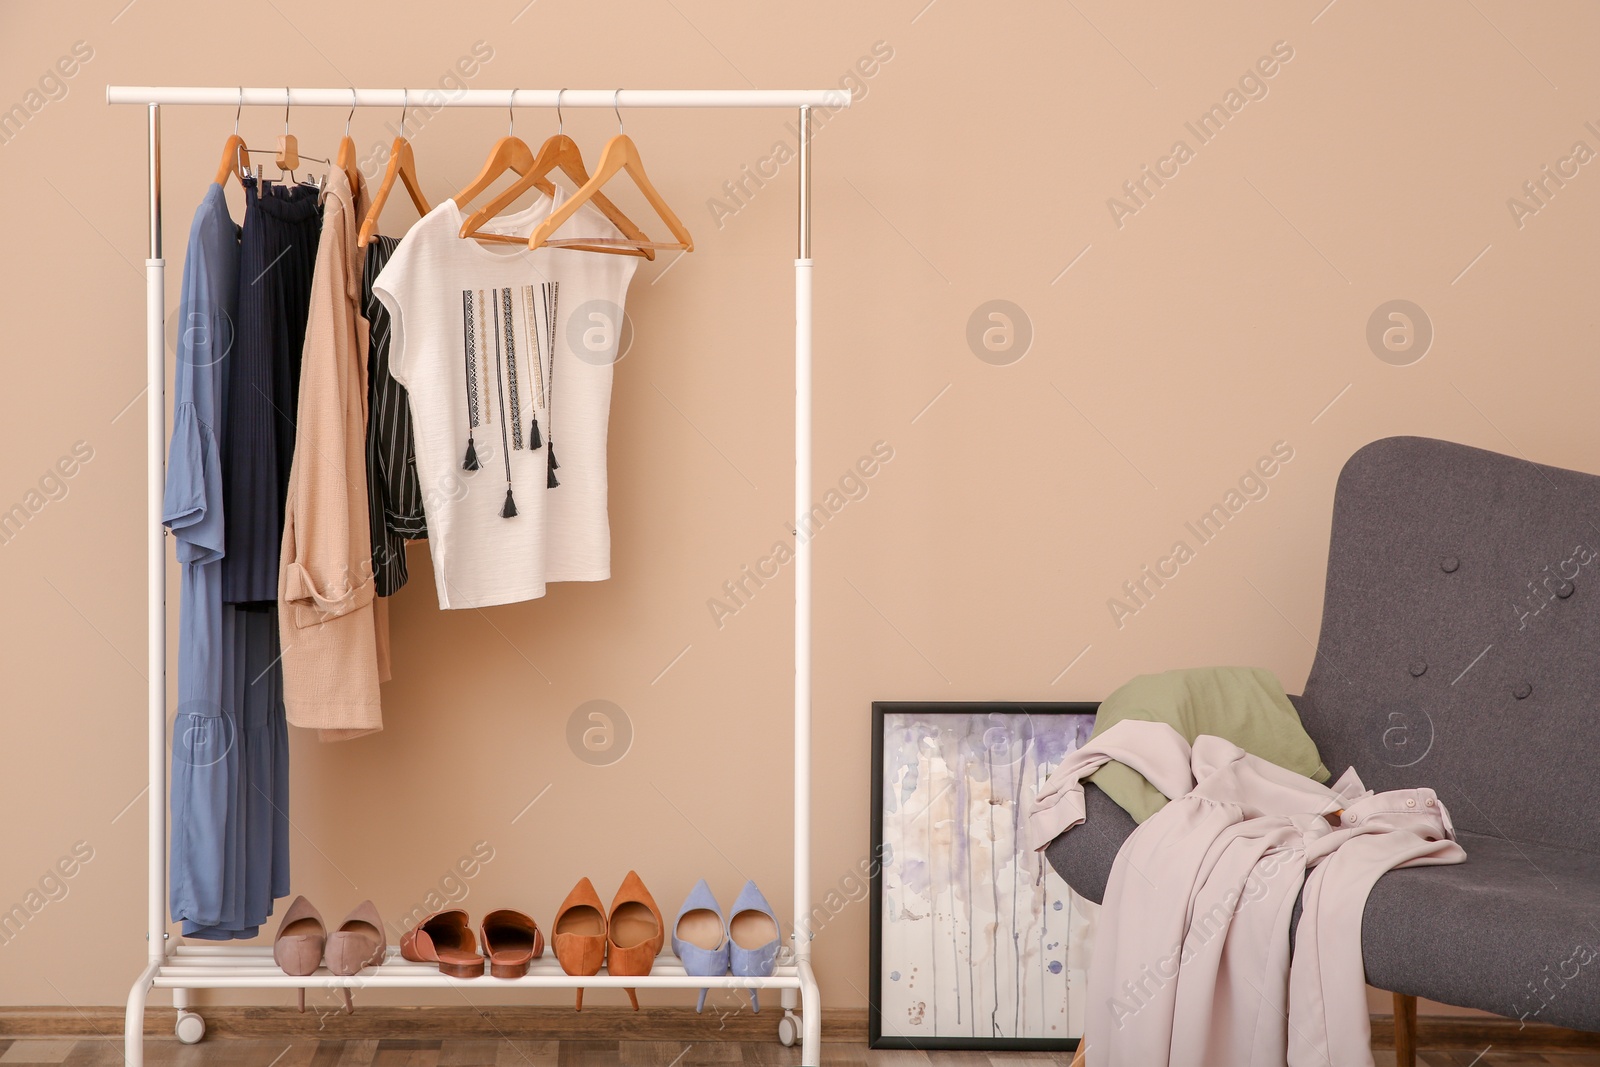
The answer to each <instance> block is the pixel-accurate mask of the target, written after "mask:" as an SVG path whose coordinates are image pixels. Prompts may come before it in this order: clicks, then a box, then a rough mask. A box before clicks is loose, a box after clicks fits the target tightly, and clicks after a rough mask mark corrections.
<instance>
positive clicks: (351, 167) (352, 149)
mask: <svg viewBox="0 0 1600 1067" xmlns="http://www.w3.org/2000/svg"><path fill="white" fill-rule="evenodd" d="M355 117H356V90H355V87H354V86H351V87H350V114H348V115H346V116H345V117H344V137H342V138H340V140H339V151H337V152H335V153H334V156H333V164H334V166H336V167H338V168H339V169H340V170H342V171H344V176H345V178H346V179H347V180H348V181H349V182H350V195H351V196H354V195H355V194H356V183H357V182H359V181H360V180H361V165H360V164H359V163H357V162H356V143H355V142H354V141H352V140H351V139H350V120H351V119H353V118H355Z"/></svg>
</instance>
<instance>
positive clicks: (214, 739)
mask: <svg viewBox="0 0 1600 1067" xmlns="http://www.w3.org/2000/svg"><path fill="white" fill-rule="evenodd" d="M238 274H239V228H238V227H237V226H235V225H234V223H233V219H232V218H230V217H229V215H228V204H227V201H226V199H225V198H224V197H223V195H222V187H221V186H219V185H215V184H213V185H212V186H211V188H210V189H208V190H207V191H206V195H205V199H204V200H202V201H201V203H200V207H199V209H198V210H197V211H196V212H195V216H194V222H193V224H192V225H191V227H190V229H189V248H188V252H187V254H186V255H185V258H184V266H183V293H182V296H181V298H180V300H179V305H178V312H179V314H178V337H177V341H178V363H177V368H176V370H175V372H174V375H173V398H172V444H171V450H170V452H169V454H168V457H167V484H166V496H165V500H164V503H163V508H162V511H163V515H162V521H163V522H165V523H166V525H167V528H168V529H170V530H171V531H172V536H173V541H174V542H175V543H176V546H177V556H178V566H179V568H180V590H181V591H180V598H179V608H178V708H177V715H176V717H175V718H174V720H173V724H172V774H171V779H172V782H171V790H172V796H171V805H172V807H171V813H172V829H171V837H172V843H171V854H170V890H171V895H170V901H169V903H170V905H171V909H172V918H173V921H175V922H180V921H181V922H185V923H189V924H195V925H198V926H215V925H218V924H224V923H233V922H235V921H236V920H237V919H238V917H239V908H238V900H237V899H236V898H237V887H235V886H232V885H230V884H229V882H230V881H231V879H229V878H228V877H226V875H227V873H228V863H227V862H226V850H227V843H228V841H229V839H230V837H232V836H233V835H231V834H230V833H229V825H230V820H231V819H234V818H236V817H237V815H238V812H237V811H236V803H235V800H234V797H235V794H236V791H237V787H238V783H239V781H240V777H239V721H238V719H237V717H236V716H235V715H234V714H232V713H231V709H232V706H233V696H232V693H230V692H228V688H229V685H228V682H229V679H228V678H227V673H228V672H227V670H226V666H227V665H228V664H229V663H230V662H231V661H232V659H233V648H232V644H233V640H232V639H233V633H232V629H233V628H232V627H231V626H229V625H225V622H224V619H223V604H222V557H223V551H224V547H223V546H224V538H223V513H222V458H221V453H220V452H219V448H220V442H221V437H222V433H221V429H222V428H221V424H220V418H221V414H222V399H223V397H224V396H225V395H226V394H225V388H226V386H225V380H226V375H227V369H228V360H227V358H226V357H227V355H228V353H229V350H230V348H231V347H232V344H233V325H234V323H235V321H236V320H237V315H236V314H235V307H236V305H237V303H238ZM229 614H232V612H231V611H230V612H229Z"/></svg>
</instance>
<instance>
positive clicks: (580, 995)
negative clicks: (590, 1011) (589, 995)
mask: <svg viewBox="0 0 1600 1067" xmlns="http://www.w3.org/2000/svg"><path fill="white" fill-rule="evenodd" d="M572 1010H573V1011H582V1010H583V986H579V987H578V1006H577V1007H575V1008H573V1009H572Z"/></svg>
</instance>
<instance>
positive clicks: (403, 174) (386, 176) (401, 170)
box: [356, 94, 433, 248]
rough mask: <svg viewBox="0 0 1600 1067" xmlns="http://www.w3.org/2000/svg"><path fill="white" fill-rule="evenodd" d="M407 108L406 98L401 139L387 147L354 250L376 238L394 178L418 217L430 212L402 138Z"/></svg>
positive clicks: (414, 162) (413, 159)
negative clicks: (382, 167)
mask: <svg viewBox="0 0 1600 1067" xmlns="http://www.w3.org/2000/svg"><path fill="white" fill-rule="evenodd" d="M410 107H411V101H410V99H409V94H408V95H407V97H405V98H403V102H402V103H401V105H400V136H399V137H396V138H395V139H394V144H392V145H390V146H389V164H388V166H387V167H386V168H385V169H384V172H383V181H382V182H381V183H379V185H378V191H377V192H376V193H375V194H373V197H372V206H371V207H369V208H368V209H367V217H366V218H365V219H364V220H362V223H361V236H360V237H358V238H357V239H356V247H357V248H365V247H367V245H369V244H371V243H372V239H373V238H374V237H376V236H377V235H378V217H379V216H380V215H382V214H383V205H384V204H385V203H387V202H388V200H389V193H390V192H391V191H392V190H393V189H394V183H395V179H396V178H398V179H399V180H400V181H401V183H402V184H404V185H405V187H406V194H407V195H408V196H410V197H411V203H412V206H414V207H415V208H416V209H417V214H418V215H426V214H427V213H428V212H429V211H431V210H433V209H432V208H430V207H429V206H428V198H427V197H425V196H423V195H422V183H421V182H419V181H418V180H417V157H416V156H415V155H413V154H412V151H411V142H410V141H408V140H406V138H405V132H406V112H407V111H409V110H410Z"/></svg>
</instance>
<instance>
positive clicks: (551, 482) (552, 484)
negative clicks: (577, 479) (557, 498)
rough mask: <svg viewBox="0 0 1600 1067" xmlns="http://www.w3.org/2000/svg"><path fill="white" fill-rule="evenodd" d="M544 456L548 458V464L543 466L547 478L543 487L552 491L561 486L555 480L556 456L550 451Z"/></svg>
mask: <svg viewBox="0 0 1600 1067" xmlns="http://www.w3.org/2000/svg"><path fill="white" fill-rule="evenodd" d="M545 455H546V456H548V457H549V459H550V462H549V463H548V464H547V465H546V466H545V472H546V474H547V475H548V476H547V477H546V478H545V483H544V487H545V488H546V489H554V488H556V486H558V485H560V484H561V483H560V482H559V481H557V480H556V454H555V452H554V451H550V452H546V453H545Z"/></svg>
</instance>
